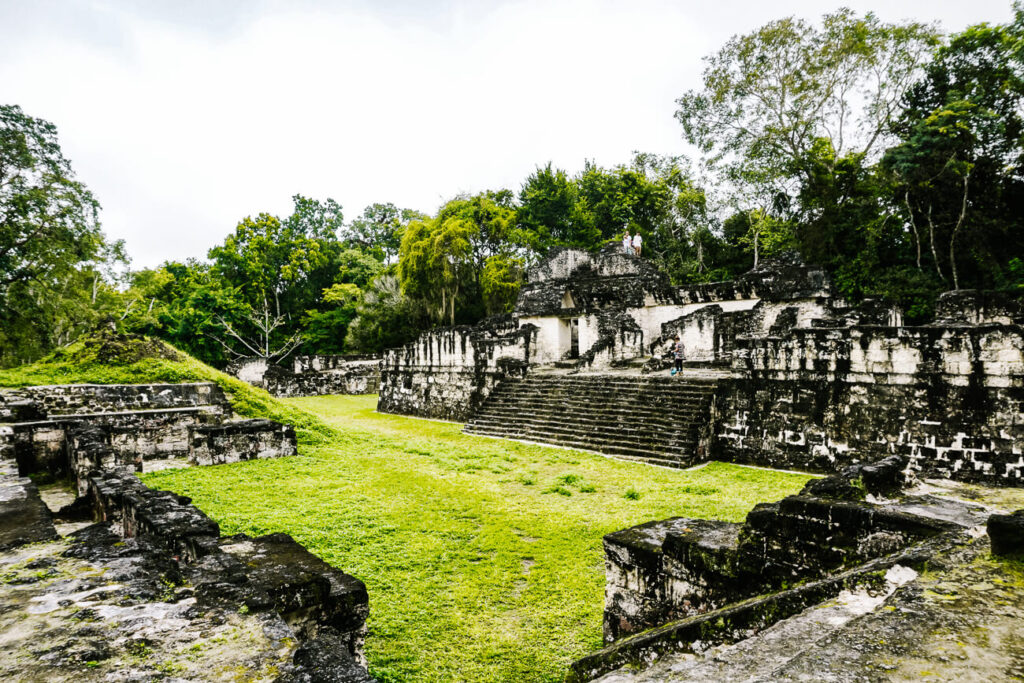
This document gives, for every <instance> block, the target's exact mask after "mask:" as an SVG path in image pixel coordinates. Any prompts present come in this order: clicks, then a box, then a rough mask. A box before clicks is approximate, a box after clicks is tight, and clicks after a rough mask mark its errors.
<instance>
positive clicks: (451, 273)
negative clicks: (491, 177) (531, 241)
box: [398, 191, 526, 325]
mask: <svg viewBox="0 0 1024 683" xmlns="http://www.w3.org/2000/svg"><path fill="white" fill-rule="evenodd" d="M525 242H526V240H525V238H524V237H523V235H522V233H521V231H519V230H518V229H517V227H516V212H515V209H514V208H513V205H512V194H511V193H510V192H508V191H501V192H484V193H481V194H478V195H474V196H471V197H458V198H456V199H453V200H451V201H450V202H448V203H446V204H445V205H444V206H443V207H441V209H440V210H439V211H438V213H437V216H435V217H434V218H430V219H427V220H422V221H413V222H412V223H410V224H409V225H408V227H406V229H405V234H404V235H403V237H402V246H401V250H400V252H399V261H398V280H399V283H400V285H401V289H402V293H403V294H404V295H405V296H406V297H409V298H410V299H413V300H416V301H419V302H421V303H422V304H423V306H424V307H425V309H426V310H427V311H428V312H429V314H430V315H431V317H432V318H433V319H434V320H435V321H436V322H438V323H447V324H449V325H454V324H455V323H456V319H457V318H458V319H460V320H462V321H464V322H473V321H475V320H477V319H479V318H480V317H481V316H482V315H483V313H484V309H485V304H484V300H483V292H482V284H481V275H482V274H483V272H484V269H485V267H486V265H487V263H488V261H489V260H491V259H495V258H499V257H500V258H503V259H506V258H508V257H510V256H514V255H517V254H519V255H522V254H523V253H524V251H525V248H526V247H525ZM496 263H497V262H496ZM505 263H506V265H507V264H508V263H509V262H508V261H505ZM510 272H520V271H518V270H515V271H510V270H508V269H507V268H506V269H504V273H505V274H506V275H507V274H509V273H510ZM517 288H518V286H516V289H517ZM503 296H505V297H506V298H507V296H509V294H508V292H507V291H506V292H505V294H504V295H503Z"/></svg>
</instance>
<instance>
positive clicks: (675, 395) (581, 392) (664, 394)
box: [490, 384, 714, 401]
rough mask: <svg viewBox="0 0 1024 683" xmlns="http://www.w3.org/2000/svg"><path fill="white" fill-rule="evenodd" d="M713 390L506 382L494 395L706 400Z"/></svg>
mask: <svg viewBox="0 0 1024 683" xmlns="http://www.w3.org/2000/svg"><path fill="white" fill-rule="evenodd" d="M713 393H714V392H712V391H662V390H646V389H644V390H642V391H641V390H637V389H631V390H625V389H623V390H620V389H614V390H611V389H596V388H587V387H528V386H526V387H523V386H513V387H506V386H505V385H504V384H503V385H501V386H500V387H499V388H497V389H495V391H493V392H492V394H490V395H492V396H503V397H507V396H522V397H529V398H541V397H545V396H557V397H562V396H601V397H607V398H614V399H616V400H635V401H649V400H651V399H652V398H654V397H657V398H658V399H663V400H664V399H669V400H673V401H688V400H705V399H707V398H710V397H711V396H712V395H713Z"/></svg>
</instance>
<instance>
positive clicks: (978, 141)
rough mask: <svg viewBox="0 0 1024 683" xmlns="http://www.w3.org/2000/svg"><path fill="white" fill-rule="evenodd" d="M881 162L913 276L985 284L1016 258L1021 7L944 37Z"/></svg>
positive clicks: (1021, 150)
mask: <svg viewBox="0 0 1024 683" xmlns="http://www.w3.org/2000/svg"><path fill="white" fill-rule="evenodd" d="M905 104H906V107H905V109H904V111H903V114H902V116H900V117H899V118H898V119H897V120H896V121H894V122H893V126H892V127H893V131H894V132H895V133H896V134H897V135H898V136H899V137H900V142H899V144H898V145H896V146H895V147H893V148H892V149H890V150H888V152H887V153H886V156H885V159H884V165H885V167H886V168H887V170H889V171H890V172H891V174H892V176H893V179H894V182H895V184H896V187H895V191H894V195H895V199H896V201H897V203H898V205H900V206H901V207H902V208H903V209H904V216H905V219H906V221H907V223H908V225H909V228H910V233H911V235H912V237H913V244H914V248H913V251H914V261H915V266H916V267H917V268H918V270H925V269H927V270H933V271H934V274H935V276H936V277H937V278H938V279H939V280H941V281H942V282H943V283H945V286H946V287H952V288H954V289H959V288H961V287H963V286H970V287H992V286H995V285H998V284H1000V283H1001V282H1003V281H1006V279H1007V275H1006V274H1007V272H1009V271H1008V270H1007V269H1008V268H1009V264H1010V261H1011V260H1012V259H1013V258H1014V257H1019V256H1020V255H1022V254H1024V230H1022V228H1024V220H1022V218H1021V216H1022V211H1024V137H1022V136H1024V10H1022V7H1021V5H1020V4H1017V5H1015V18H1014V20H1013V21H1012V22H1010V23H1009V24H1006V25H996V26H991V25H987V24H981V25H978V26H973V27H970V28H968V29H966V30H965V31H963V32H961V33H959V34H957V35H954V36H952V37H951V39H950V41H949V43H948V44H947V45H944V46H942V47H941V48H940V49H939V50H938V51H937V52H936V55H935V59H934V60H933V61H932V62H931V63H930V64H929V65H928V67H927V68H926V70H925V74H924V77H923V78H922V79H921V80H920V81H919V82H918V83H916V84H915V85H914V86H913V87H912V88H911V89H910V90H909V92H908V93H907V97H906V99H905Z"/></svg>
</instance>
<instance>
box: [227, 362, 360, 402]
mask: <svg viewBox="0 0 1024 683" xmlns="http://www.w3.org/2000/svg"><path fill="white" fill-rule="evenodd" d="M227 372H228V373H229V374H232V375H234V376H235V377H238V379H240V380H242V381H244V382H248V383H249V384H252V385H254V386H257V387H261V388H263V389H266V390H267V391H268V392H269V393H270V394H271V395H273V396H323V395H326V394H376V393H377V392H378V391H379V389H380V357H379V356H297V357H296V358H295V359H294V361H293V362H292V364H291V365H290V366H289V367H282V366H280V365H275V364H273V363H268V362H267V360H266V359H265V358H242V359H239V360H237V361H235V362H233V363H231V364H230V365H229V366H228V367H227Z"/></svg>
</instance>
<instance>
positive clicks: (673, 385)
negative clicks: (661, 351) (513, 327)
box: [499, 379, 715, 395]
mask: <svg viewBox="0 0 1024 683" xmlns="http://www.w3.org/2000/svg"><path fill="white" fill-rule="evenodd" d="M506 386H507V387H509V388H513V387H514V388H515V389H516V390H517V391H523V390H527V389H545V390H547V389H571V390H574V391H575V390H580V389H585V390H588V391H598V390H607V391H614V392H620V393H634V394H649V393H651V392H658V393H666V394H701V395H703V394H710V393H713V392H714V390H715V385H714V384H689V383H682V382H672V381H670V382H650V383H636V382H570V381H562V380H559V381H550V382H549V381H544V380H539V379H538V380H529V379H525V380H518V381H516V382H508V383H507V384H503V385H502V386H501V387H499V390H500V389H501V388H503V387H506Z"/></svg>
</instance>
